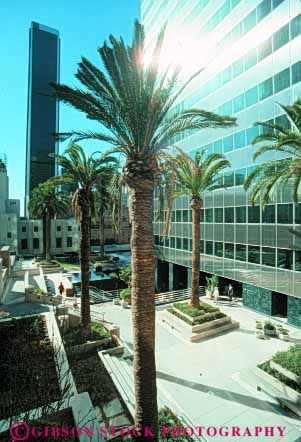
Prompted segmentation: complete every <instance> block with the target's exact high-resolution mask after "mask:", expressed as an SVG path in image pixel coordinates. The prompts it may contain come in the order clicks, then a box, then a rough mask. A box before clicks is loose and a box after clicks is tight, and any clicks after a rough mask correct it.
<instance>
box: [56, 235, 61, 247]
mask: <svg viewBox="0 0 301 442" xmlns="http://www.w3.org/2000/svg"><path fill="white" fill-rule="evenodd" d="M56 247H57V248H58V249H60V248H61V247H62V238H56Z"/></svg>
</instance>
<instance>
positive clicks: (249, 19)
mask: <svg viewBox="0 0 301 442" xmlns="http://www.w3.org/2000/svg"><path fill="white" fill-rule="evenodd" d="M243 23H244V29H245V33H247V32H248V31H249V30H250V29H252V28H254V26H256V9H254V10H253V11H252V12H251V13H250V14H249V15H247V16H246V18H245V19H244V21H243Z"/></svg>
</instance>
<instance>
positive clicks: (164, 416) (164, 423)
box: [158, 407, 193, 442]
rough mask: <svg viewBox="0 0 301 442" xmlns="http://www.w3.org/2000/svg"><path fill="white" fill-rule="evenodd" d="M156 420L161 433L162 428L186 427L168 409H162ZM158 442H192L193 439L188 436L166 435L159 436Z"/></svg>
mask: <svg viewBox="0 0 301 442" xmlns="http://www.w3.org/2000/svg"><path fill="white" fill-rule="evenodd" d="M158 418H159V428H160V429H161V431H162V428H163V427H168V428H170V429H171V428H182V429H183V428H184V427H185V426H186V424H184V422H182V421H181V420H180V419H179V418H178V417H177V416H176V415H175V414H174V413H173V412H172V411H171V410H170V409H169V408H168V407H163V408H161V410H159V416H158ZM159 441H160V442H163V441H164V442H165V441H177V442H192V441H193V439H192V438H191V437H190V436H184V435H183V436H172V435H171V433H168V434H166V435H165V437H163V436H162V434H159Z"/></svg>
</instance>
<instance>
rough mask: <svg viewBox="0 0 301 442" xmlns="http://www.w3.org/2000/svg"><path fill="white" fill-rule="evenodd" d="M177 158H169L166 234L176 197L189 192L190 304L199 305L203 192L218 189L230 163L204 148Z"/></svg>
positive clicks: (181, 154) (180, 152)
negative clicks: (190, 233) (193, 155)
mask: <svg viewBox="0 0 301 442" xmlns="http://www.w3.org/2000/svg"><path fill="white" fill-rule="evenodd" d="M177 150H178V151H179V155H177V157H176V158H174V159H172V158H171V159H169V160H168V159H167V180H166V181H167V182H166V185H167V192H166V193H167V198H166V199H167V216H166V223H165V231H164V234H165V235H168V234H169V228H170V223H171V210H172V205H173V201H174V199H175V198H176V197H179V196H183V195H187V196H188V197H189V198H190V207H191V210H192V291H191V305H192V307H194V308H199V307H200V301H199V275H200V210H201V209H202V208H203V195H204V192H208V191H209V192H210V191H212V190H214V189H218V188H220V187H222V186H221V184H220V173H221V172H222V171H223V169H225V168H226V167H228V166H230V163H229V161H228V160H226V158H225V156H224V155H223V154H219V153H213V154H210V155H207V153H206V151H205V150H202V151H199V152H196V154H195V157H194V158H191V157H190V156H189V155H187V154H186V153H185V152H183V151H182V150H180V149H177Z"/></svg>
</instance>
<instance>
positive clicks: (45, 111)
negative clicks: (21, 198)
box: [25, 22, 60, 213]
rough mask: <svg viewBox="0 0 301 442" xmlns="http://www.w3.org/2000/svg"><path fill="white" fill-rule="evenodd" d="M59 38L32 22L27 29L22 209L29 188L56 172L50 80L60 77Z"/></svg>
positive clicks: (56, 117) (55, 115) (56, 115)
mask: <svg viewBox="0 0 301 442" xmlns="http://www.w3.org/2000/svg"><path fill="white" fill-rule="evenodd" d="M59 67H60V39H59V33H58V31H56V30H55V29H51V28H48V27H47V26H43V25H41V24H39V23H36V22H32V24H31V28H30V31H29V71H28V104H27V140H26V175H25V180H26V181H25V212H26V213H27V203H28V200H29V196H30V193H31V191H32V190H33V189H34V188H35V187H36V186H37V185H38V184H40V183H42V182H44V181H45V180H47V179H48V178H50V177H52V176H54V175H55V172H56V169H55V160H54V159H53V158H50V157H49V154H50V153H55V152H56V151H57V142H56V141H55V140H54V138H53V133H54V132H58V124H59V112H58V102H57V100H55V99H53V90H52V88H51V86H50V85H49V83H51V82H58V81H59Z"/></svg>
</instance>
